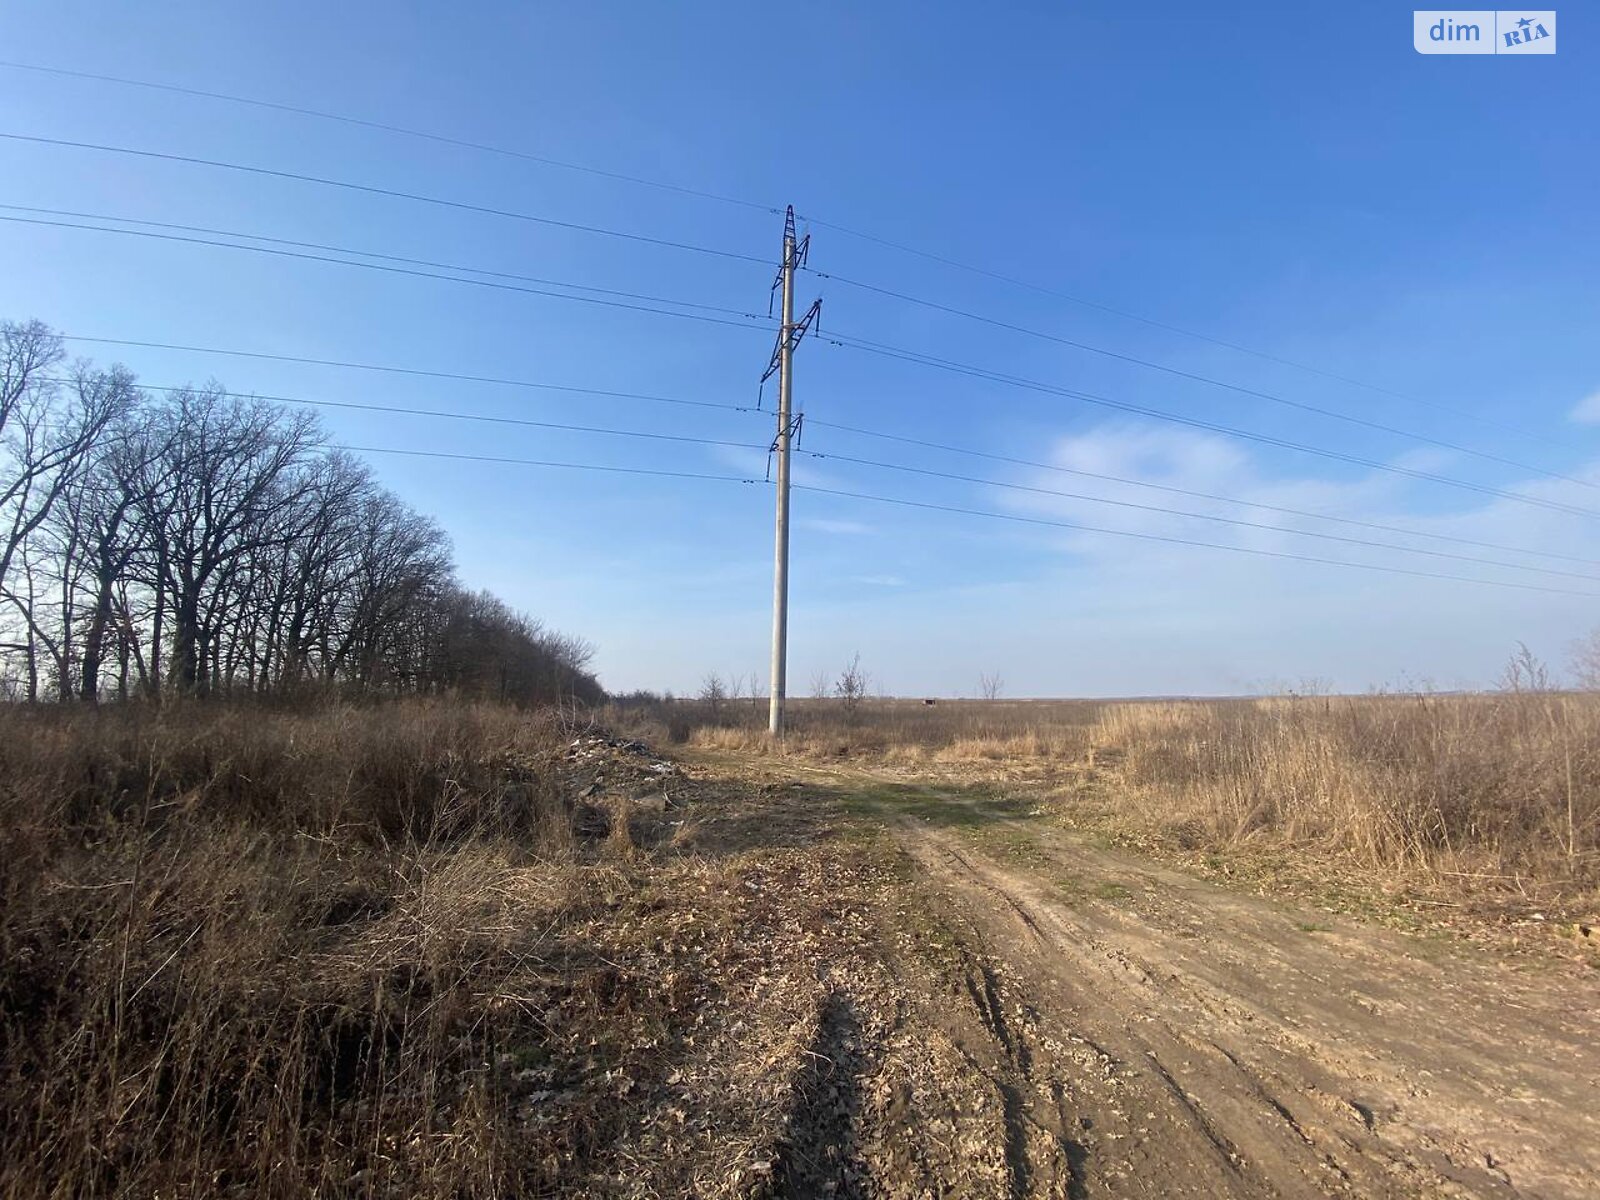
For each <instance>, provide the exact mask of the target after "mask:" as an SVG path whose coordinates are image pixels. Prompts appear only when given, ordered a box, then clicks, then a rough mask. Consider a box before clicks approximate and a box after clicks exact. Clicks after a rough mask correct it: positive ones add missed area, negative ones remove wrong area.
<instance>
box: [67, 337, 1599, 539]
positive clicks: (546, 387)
mask: <svg viewBox="0 0 1600 1200" xmlns="http://www.w3.org/2000/svg"><path fill="white" fill-rule="evenodd" d="M61 336H62V338H63V339H64V340H66V341H76V342H86V343H90V344H93V345H107V346H127V347H133V348H138V349H150V350H176V351H180V352H184V353H194V354H210V355H219V356H224V357H231V358H244V359H255V360H264V361H268V362H287V363H295V364H299V365H307V366H319V367H332V368H336V369H340V370H354V371H368V372H377V373H383V374H395V375H403V376H411V377H416V378H423V379H439V380H445V381H448V382H460V383H485V384H491V385H494V386H502V387H515V388H521V389H529V390H537V391H554V392H561V393H566V394H571V395H580V396H596V397H600V398H605V399H620V400H638V401H646V402H649V403H654V404H672V405H679V406H686V407H692V408H705V409H711V410H714V411H719V412H732V413H747V414H751V415H762V414H760V412H759V410H758V409H756V408H754V407H752V406H749V405H737V404H720V403H717V402H715V401H709V400H692V399H687V398H684V397H676V396H660V395H654V394H650V393H641V392H626V391H614V390H608V389H604V388H589V387H579V386H575V385H571V384H558V383H547V382H543V381H537V380H527V379H511V378H505V377H499V376H491V375H473V374H467V373H462V372H451V371H430V370H424V369H420V368H414V367H400V366H393V365H389V364H381V363H363V362H351V361H347V360H341V359H327V358H312V357H306V356H300V355H291V354H269V353H266V352H262V351H252V350H237V349H229V348H224V347H218V346H191V345H182V344H176V343H172V342H156V341H144V340H137V339H131V338H102V337H90V336H87V335H75V334H63V335H61ZM327 403H333V402H327ZM417 411H419V412H423V411H424V410H417ZM426 415H433V414H431V413H427V414H426ZM441 415H449V414H441ZM806 424H807V426H808V427H810V428H814V429H815V428H821V429H835V430H838V431H840V432H842V433H850V434H856V435H858V436H861V437H870V438H878V439H882V440H885V441H890V442H895V443H899V444H903V445H908V446H917V447H920V448H922V449H927V450H936V451H940V452H943V453H949V454H961V455H965V456H967V457H971V458H980V459H985V460H988V461H990V462H1000V463H1007V464H1009V465H1012V466H1019V467H1028V468H1032V469H1037V470H1043V471H1051V472H1055V473H1058V474H1064V475H1075V476H1079V477H1082V478H1087V479H1098V480H1102V481H1104V482H1107V483H1117V484H1123V485H1126V486H1130V487H1139V488H1146V489H1149V490H1152V491H1159V492H1166V493H1169V494H1172V495H1179V496H1186V497H1188V498H1190V499H1197V500H1211V501H1215V502H1218V503H1223V504H1236V505H1241V506H1243V507H1247V508H1255V509H1259V510H1262V511H1265V512H1276V513H1281V514H1283V515H1285V516H1292V517H1303V518H1307V519H1310V520H1317V521H1327V522H1330V523H1333V524H1339V525H1346V526H1351V527H1356V528H1362V529H1372V530H1375V531H1379V532H1383V533H1397V534H1401V535H1403V536H1407V537H1419V538H1428V539H1431V540H1433V541H1440V542H1449V543H1452V544H1455V545H1463V546H1473V547H1476V548H1478V549H1483V550H1499V551H1505V552H1508V553H1512V554H1526V555H1530V556H1533V557H1536V558H1548V559H1554V560H1560V561H1564V562H1573V563H1579V564H1583V565H1588V566H1593V565H1595V564H1594V560H1593V559H1590V558H1585V557H1583V556H1581V555H1571V554H1558V553H1555V552H1552V551H1548V550H1533V549H1529V548H1527V547H1524V546H1513V545H1508V544H1506V543H1502V542H1491V541H1483V540H1479V539H1475V538H1466V537H1460V536H1457V535H1452V534H1444V533H1432V532H1428V531H1425V530H1420V529H1412V528H1409V527H1407V526H1403V525H1391V524H1385V523H1383V522H1377V521H1364V520H1360V519H1357V518H1353V517H1338V516H1333V515H1330V514H1327V513H1319V512H1312V511H1310V510H1307V509H1298V508H1289V507H1285V506H1282V505H1274V504H1267V503H1264V502H1261V501H1257V500H1244V499H1240V498H1239V497H1236V496H1227V495H1221V494H1217V493H1211V492H1202V491H1196V490H1192V489H1188V488H1181V487H1175V486H1172V485H1170V484H1162V483H1154V482H1151V481H1148V480H1141V479H1130V478H1126V477H1123V476H1118V475H1108V474H1102V473H1098V472H1094V471H1085V470H1082V469H1079V468H1074V467H1064V466H1061V465H1059V464H1056V463H1050V462H1044V461H1039V460H1034V459H1027V458H1020V457H1015V456H1012V455H1006V454H996V453H993V452H990V451H984V450H975V449H972V448H971V447H966V446H955V445H950V444H946V443H941V442H934V441H929V440H926V439H923V438H916V437H911V436H909V435H906V434H900V433H891V432H889V431H887V430H881V429H868V428H864V427H862V426H858V425H848V424H844V423H842V422H838V421H827V420H821V419H816V418H809V417H808V418H807V420H806Z"/></svg>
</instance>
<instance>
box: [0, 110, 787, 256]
mask: <svg viewBox="0 0 1600 1200" xmlns="http://www.w3.org/2000/svg"><path fill="white" fill-rule="evenodd" d="M0 138H3V139H5V140H6V141H11V142H25V143H28V144H31V145H38V146H56V147H60V148H65V149H71V150H93V151H95V152H97V153H101V154H122V155H127V156H129V157H132V158H147V159H154V160H157V161H160V162H175V163H184V164H185V165H188V166H199V167H211V168H214V169H216V170H221V171H237V172H240V173H242V174H247V175H256V176H261V177H264V178H269V179H287V180H292V181H294V182H296V183H314V184H317V185H319V186H321V187H331V188H342V189H344V190H345V191H351V192H361V193H364V194H366V195H369V196H384V197H386V198H388V199H392V200H409V201H413V202H415V203H418V204H432V205H437V206H439V207H441V208H453V209H459V210H461V211H463V212H471V213H479V214H482V215H485V216H492V217H505V218H508V219H510V220H513V221H529V222H532V223H534V224H537V225H547V226H550V227H551V228H555V229H566V230H571V231H574V232H578V233H593V234H597V235H600V236H603V237H612V238H621V239H623V240H625V241H630V242H639V243H643V244H646V245H651V246H662V247H666V248H669V249H673V250H686V251H690V252H692V253H695V254H707V255H711V256H713V257H716V258H727V259H733V260H736V261H739V262H751V263H759V264H761V265H762V266H763V267H765V266H770V265H771V264H770V260H769V259H768V258H765V257H762V256H759V255H755V254H743V253H740V252H739V251H737V250H722V249H718V248H717V247H714V246H699V245H695V244H693V243H691V242H678V241H673V240H671V239H670V238H658V237H651V236H649V235H647V234H642V233H629V232H627V231H625V230H621V229H610V228H607V227H605V226H601V225H585V224H583V223H581V222H578V221H562V220H558V219H556V218H555V217H542V216H539V215H538V214H536V213H528V212H520V211H517V210H516V209H509V208H495V207H494V206H493V205H488V204H474V203H472V202H470V201H467V200H451V199H449V198H447V197H443V196H430V195H427V194H425V193H422V192H407V191H403V190H401V189H399V188H386V187H379V186H377V185H376V184H367V183H355V182H353V181H351V180H348V179H330V178H328V177H327V176H324V175H310V174H306V173H303V172H299V171H280V170H276V169H274V168H272V167H258V166H254V165H251V164H249V163H236V162H227V161H224V160H222V159H216V158H199V157H197V156H195V155H190V154H170V153H167V152H165V151H161V150H141V149H138V148H136V147H132V146H109V145H106V144H104V143H101V142H79V141H73V140H71V139H69V138H52V137H40V136H37V135H34V134H27V133H8V132H4V131H0Z"/></svg>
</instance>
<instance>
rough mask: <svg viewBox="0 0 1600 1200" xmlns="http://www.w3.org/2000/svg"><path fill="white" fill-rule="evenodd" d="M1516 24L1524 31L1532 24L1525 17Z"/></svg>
mask: <svg viewBox="0 0 1600 1200" xmlns="http://www.w3.org/2000/svg"><path fill="white" fill-rule="evenodd" d="M1517 24H1518V25H1520V26H1522V28H1524V29H1526V28H1527V27H1528V26H1529V25H1532V24H1533V22H1532V21H1531V20H1529V19H1528V18H1527V17H1523V18H1522V20H1520V21H1518V22H1517Z"/></svg>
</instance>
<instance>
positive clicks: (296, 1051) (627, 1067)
mask: <svg viewBox="0 0 1600 1200" xmlns="http://www.w3.org/2000/svg"><path fill="white" fill-rule="evenodd" d="M566 748H567V739H566V737H565V736H563V735H562V734H561V732H560V731H559V730H558V729H555V728H552V727H549V726H547V725H543V724H541V723H540V722H538V721H537V720H533V719H530V718H528V717H527V716H525V715H522V714H518V713H516V712H514V711H512V710H508V709H499V708H495V707H491V706H476V705H463V704H447V703H439V704H432V703H424V702H415V703H403V704H390V705H382V706H369V707H359V708H358V707H345V706H339V705H333V706H330V707H326V708H322V709H318V710H316V711H310V712H301V713H295V712H289V711H274V710H272V709H268V708H262V707H257V706H250V707H228V706H221V705H217V706H210V707H201V706H198V705H196V706H168V707H166V708H163V709H155V708H146V707H140V706H131V707H124V708H115V709H107V710H106V711H103V712H98V713H95V712H88V711H82V710H72V711H56V710H48V709H24V708H4V709H0V827H3V836H4V841H5V846H6V854H5V855H4V858H3V859H0V900H3V908H0V956H3V966H0V1195H6V1196H39V1197H45V1196H50V1197H67V1196H71V1197H113V1196H115V1197H122V1196H128V1197H135V1196H136V1197H144V1196H169V1197H177V1196H230V1195H232V1196H250V1197H255V1196H303V1195H311V1194H315V1195H321V1196H352V1197H355V1196H361V1197H367V1196H400V1195H404V1196H421V1197H446V1196H448V1197H463V1196H506V1195H543V1194H554V1193H556V1192H562V1193H565V1194H574V1193H576V1194H586V1195H587V1194H597V1193H599V1192H607V1193H611V1194H634V1192H637V1191H638V1190H639V1189H641V1188H643V1189H646V1190H648V1189H649V1188H652V1187H654V1188H657V1189H658V1191H657V1192H655V1193H651V1194H688V1193H690V1192H693V1193H695V1194H702V1195H720V1194H724V1190H725V1188H726V1187H731V1184H729V1182H728V1181H729V1180H730V1179H732V1178H733V1177H734V1175H735V1174H736V1168H735V1166H734V1165H733V1163H734V1162H735V1161H736V1160H737V1159H738V1157H739V1155H741V1154H745V1155H746V1156H747V1157H748V1151H749V1150H750V1146H751V1145H752V1144H753V1143H755V1142H757V1141H759V1140H760V1139H761V1138H762V1137H763V1136H766V1135H768V1134H769V1133H770V1128H769V1127H775V1126H776V1123H777V1122H779V1121H780V1120H781V1115H782V1114H781V1112H780V1111H778V1110H779V1109H780V1108H781V1106H782V1103H783V1102H784V1097H786V1096H787V1094H788V1087H789V1083H788V1078H787V1074H786V1071H787V1070H788V1067H787V1065H781V1066H779V1067H777V1068H774V1070H775V1071H776V1074H773V1072H772V1071H767V1072H765V1073H763V1071H762V1070H760V1069H757V1068H755V1067H752V1065H751V1062H750V1060H749V1059H748V1058H746V1059H740V1058H739V1057H738V1054H737V1053H735V1052H734V1050H735V1049H738V1048H740V1047H742V1048H743V1050H742V1051H741V1052H743V1053H747V1054H755V1053H756V1052H757V1051H758V1050H761V1049H762V1048H763V1047H765V1046H766V1045H767V1041H769V1040H770V1041H772V1043H773V1044H774V1045H780V1046H781V1045H784V1044H786V1042H785V1041H784V1039H785V1038H791V1039H792V1036H800V1035H791V1034H790V1033H789V1032H788V1031H787V1026H786V1025H784V1024H783V1022H782V1021H779V1020H778V1019H777V1018H778V1017H783V1018H784V1019H785V1020H788V1021H790V1022H791V1023H792V1021H793V1020H794V1019H796V1018H795V1014H796V1013H798V1012H799V1011H800V1009H801V1008H803V1007H804V1005H803V1004H801V1005H800V1006H799V1007H798V1008H797V1007H796V1004H795V1003H794V1002H792V1001H790V1000H785V1001H783V1002H782V1003H780V1004H778V1006H777V1007H776V1008H775V1009H774V1010H773V1015H772V1016H771V1017H770V1018H769V1019H768V1024H762V1023H761V1022H759V1021H752V1020H751V1019H750V1018H749V1016H748V1014H747V1015H746V1018H745V1021H744V1023H743V1026H742V1028H743V1032H742V1033H741V1034H740V1035H739V1037H738V1038H737V1039H736V1047H733V1048H730V1047H729V1046H728V1045H727V1044H724V1043H722V1042H719V1040H718V1035H717V1034H716V1030H717V1029H718V1028H720V1026H721V1024H722V1023H724V1022H725V1021H726V1020H727V1019H728V1013H729V1006H730V1005H731V1004H732V1003H733V1002H734V1000H732V999H730V997H733V998H734V999H739V998H740V997H743V999H739V1002H740V1003H754V1000H752V999H750V998H749V996H744V993H745V992H748V993H750V995H751V996H753V995H755V994H756V992H755V989H756V983H755V982H752V981H759V983H760V986H761V987H764V988H766V989H767V990H768V991H769V992H770V991H771V989H772V988H773V987H775V986H776V985H777V983H778V982H779V981H780V979H785V980H790V981H791V982H792V981H799V982H798V983H797V984H795V986H803V987H804V988H809V989H815V988H816V986H817V984H816V974H815V968H814V964H812V963H811V962H809V961H807V962H804V963H799V964H797V965H795V966H794V967H793V969H792V970H789V971H787V972H786V973H783V974H780V973H778V972H777V971H776V970H775V967H774V962H775V956H774V955H773V954H771V953H769V952H768V951H767V950H765V949H763V945H764V944H766V943H767V942H770V940H771V935H770V934H767V935H762V934H761V933H760V931H759V929H758V928H756V926H762V923H763V922H764V923H765V924H767V925H774V924H775V923H776V922H777V921H778V920H779V919H780V917H779V916H763V915H762V914H761V913H760V912H759V911H758V910H757V908H756V907H755V906H756V902H757V901H758V900H759V898H760V896H761V895H762V894H764V893H760V892H756V891H753V890H751V889H750V888H747V887H746V886H744V883H743V880H744V875H743V874H741V872H742V871H747V870H748V869H749V868H748V867H747V866H746V865H744V864H741V863H738V862H735V861H733V860H724V861H718V860H715V859H712V858H707V857H704V856H701V855H693V854H691V855H687V856H678V857H676V858H673V859H671V860H670V861H661V862H656V863H654V864H651V863H647V862H644V861H642V859H643V856H642V855H641V853H640V851H639V848H638V847H636V846H634V845H633V844H632V843H631V842H630V841H629V838H628V833H627V830H628V824H627V821H626V816H627V814H626V812H625V811H619V813H618V815H619V817H621V818H622V819H621V820H618V821H617V822H615V823H614V824H613V826H612V833H611V835H610V836H609V837H606V838H596V839H593V840H590V841H584V840H582V839H581V838H580V837H579V836H578V835H576V834H575V833H574V821H573V818H572V812H573V811H574V810H573V806H572V803H571V801H570V800H568V799H567V797H570V796H571V795H573V793H575V792H577V791H580V790H582V789H583V786H584V783H583V781H584V779H585V778H592V777H593V775H594V774H595V772H597V771H604V772H605V773H606V775H607V776H608V778H617V777H618V771H619V768H618V767H617V766H616V765H615V764H605V763H601V762H600V761H599V760H595V762H593V763H584V764H576V765H575V764H574V763H573V762H571V761H569V760H568V758H567V756H566ZM574 772H576V773H577V774H576V775H575V774H574ZM585 773H587V774H585ZM657 786H658V787H659V784H658V785H657ZM781 919H782V920H783V921H784V922H786V923H792V922H793V921H794V919H795V918H794V917H793V916H782V918H781ZM785 986H787V984H786V985H785ZM740 989H743V992H741V991H740ZM708 1017H714V1018H715V1019H714V1020H708ZM769 1025H770V1028H769ZM719 1045H720V1046H721V1050H720V1051H718V1050H716V1049H715V1048H716V1047H717V1046H719ZM712 1053H718V1054H720V1061H722V1062H724V1063H725V1064H726V1070H727V1077H723V1076H716V1077H715V1078H712V1075H713V1074H714V1072H715V1070H716V1069H718V1068H717V1067H716V1064H714V1063H713V1064H710V1065H708V1062H707V1061H706V1060H705V1059H703V1058H697V1057H695V1056H697V1055H702V1054H707V1055H708V1054H712ZM768 1057H772V1058H774V1059H776V1058H777V1056H776V1055H775V1054H774V1055H769V1056H768ZM762 1061H765V1060H764V1059H763V1060H762ZM696 1080H701V1081H702V1082H703V1086H704V1087H705V1089H706V1090H707V1092H708V1094H709V1098H707V1099H704V1100H702V1101H700V1102H697V1103H693V1104H691V1103H689V1102H687V1101H680V1102H679V1103H678V1107H677V1108H676V1109H674V1111H675V1112H676V1117H673V1116H672V1115H671V1114H665V1115H664V1109H663V1108H662V1101H661V1100H660V1094H661V1090H662V1089H666V1088H668V1084H669V1082H672V1081H677V1084H676V1085H677V1087H679V1088H680V1089H681V1088H685V1087H689V1086H691V1084H692V1083H693V1082H694V1081H696ZM740 1106H742V1107H740ZM763 1113H766V1114H768V1117H767V1119H766V1122H767V1123H766V1124H765V1125H764V1124H763V1121H762V1118H761V1114H763ZM704 1121H712V1122H716V1121H724V1122H726V1124H727V1125H728V1126H729V1128H731V1129H737V1130H740V1131H742V1133H741V1134H740V1135H739V1136H728V1137H725V1138H720V1139H712V1138H710V1137H708V1136H706V1135H705V1133H704V1132H703V1131H702V1132H696V1130H695V1129H694V1128H691V1127H690V1125H691V1124H692V1123H693V1122H704ZM641 1154H643V1155H647V1156H648V1158H649V1162H648V1166H647V1167H641V1166H638V1165H637V1164H636V1165H635V1166H633V1167H630V1166H629V1165H628V1164H629V1162H630V1161H631V1160H632V1159H633V1158H634V1156H636V1155H641ZM625 1180H633V1181H634V1183H633V1184H630V1185H628V1187H632V1188H633V1191H629V1190H628V1187H625V1186H624V1185H623V1181H625Z"/></svg>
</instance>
